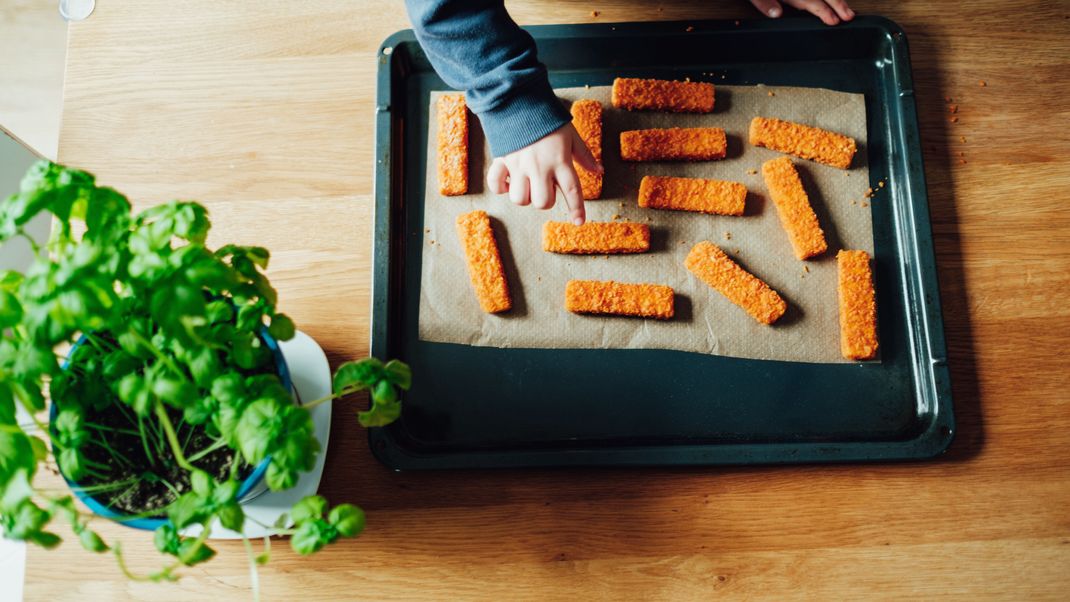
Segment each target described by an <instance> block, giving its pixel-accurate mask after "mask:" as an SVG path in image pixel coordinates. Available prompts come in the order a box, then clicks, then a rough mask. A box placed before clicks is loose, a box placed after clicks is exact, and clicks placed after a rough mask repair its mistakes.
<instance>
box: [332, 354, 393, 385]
mask: <svg viewBox="0 0 1070 602" xmlns="http://www.w3.org/2000/svg"><path fill="white" fill-rule="evenodd" d="M382 377H383V363H382V362H380V361H379V360H378V359H376V358H374V357H369V358H365V359H362V360H357V361H353V362H346V363H344V364H342V365H341V366H339V367H338V370H337V371H335V373H334V392H335V394H339V393H341V392H342V391H344V390H346V389H354V390H357V391H359V390H361V389H366V388H368V387H372V386H375V383H377V382H379V380H381V379H382Z"/></svg>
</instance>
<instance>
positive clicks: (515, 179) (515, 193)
mask: <svg viewBox="0 0 1070 602" xmlns="http://www.w3.org/2000/svg"><path fill="white" fill-rule="evenodd" d="M509 200H510V201H512V202H514V203H516V204H517V205H520V206H521V207H523V206H524V205H530V204H531V197H530V196H528V178H527V176H525V175H512V174H510V175H509Z"/></svg>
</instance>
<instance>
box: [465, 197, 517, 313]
mask: <svg viewBox="0 0 1070 602" xmlns="http://www.w3.org/2000/svg"><path fill="white" fill-rule="evenodd" d="M457 234H458V235H459V236H460V237H461V244H462V245H463V246H464V255H465V258H466V259H467V261H468V276H469V277H470V278H471V280H472V288H473V289H474V290H475V293H476V298H477V299H478V300H479V306H480V307H481V308H483V311H485V312H487V313H490V314H493V313H498V312H503V311H507V310H509V309H510V308H511V307H512V306H513V301H512V299H510V297H509V284H508V282H506V280H505V269H504V268H503V267H502V258H501V255H500V254H499V253H498V242H497V241H496V240H495V239H494V230H492V229H491V227H490V216H488V215H487V212H486V211H472V212H471V213H463V214H461V215H459V216H457Z"/></svg>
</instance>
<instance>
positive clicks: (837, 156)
mask: <svg viewBox="0 0 1070 602" xmlns="http://www.w3.org/2000/svg"><path fill="white" fill-rule="evenodd" d="M750 143H751V144H753V145H754V146H764V147H765V148H769V149H772V150H775V151H778V152H781V153H788V154H789V155H795V156H796V157H801V158H803V159H811V160H813V161H817V162H818V163H824V164H826V165H831V166H833V167H839V168H840V169H847V168H848V167H850V166H851V159H853V158H854V156H855V150H856V149H857V145H856V144H855V141H854V138H850V137H847V136H844V135H843V134H837V133H836V132H830V131H828V130H823V129H821V128H816V127H813V126H809V125H803V124H801V123H794V122H792V121H783V120H780V119H770V118H767V117H755V118H754V119H753V120H752V121H751V122H750Z"/></svg>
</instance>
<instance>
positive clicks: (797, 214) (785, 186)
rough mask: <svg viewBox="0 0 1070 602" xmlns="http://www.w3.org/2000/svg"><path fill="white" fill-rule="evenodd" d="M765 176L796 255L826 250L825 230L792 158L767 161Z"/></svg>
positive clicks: (811, 255) (764, 164) (781, 222)
mask: <svg viewBox="0 0 1070 602" xmlns="http://www.w3.org/2000/svg"><path fill="white" fill-rule="evenodd" d="M762 177H763V178H765V186H766V188H768V189H769V197H770V198H772V199H773V204H774V205H776V212H777V215H778V216H780V225H781V226H783V227H784V231H785V232H787V233H788V239H789V240H791V247H792V249H794V251H795V256H796V257H798V258H799V259H806V258H808V257H813V256H814V255H820V254H821V253H824V252H825V250H826V249H828V243H827V242H825V232H824V230H822V229H821V225H820V224H818V223H817V215H816V214H815V213H814V208H813V207H811V206H810V198H809V197H808V196H806V191H805V190H803V185H802V180H800V179H799V172H797V171H796V170H795V165H794V164H793V163H792V162H791V159H790V158H788V157H779V158H777V159H773V160H772V161H766V162H765V163H763V164H762Z"/></svg>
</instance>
